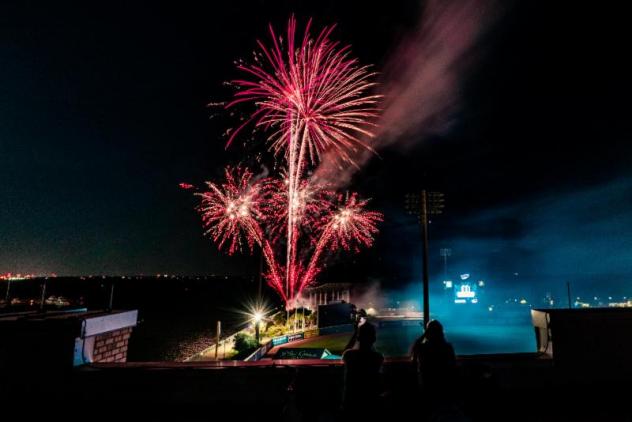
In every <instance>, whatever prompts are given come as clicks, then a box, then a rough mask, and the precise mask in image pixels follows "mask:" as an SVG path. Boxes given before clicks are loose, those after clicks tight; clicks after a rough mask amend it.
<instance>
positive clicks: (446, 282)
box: [443, 280, 452, 289]
mask: <svg viewBox="0 0 632 422" xmlns="http://www.w3.org/2000/svg"><path fill="white" fill-rule="evenodd" d="M443 284H444V285H445V288H446V289H451V288H452V280H446V281H444V282H443Z"/></svg>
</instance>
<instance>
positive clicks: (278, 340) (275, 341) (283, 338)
mask: <svg viewBox="0 0 632 422" xmlns="http://www.w3.org/2000/svg"><path fill="white" fill-rule="evenodd" d="M285 343H287V336H281V337H275V338H273V339H272V345H273V346H278V345H280V344H285Z"/></svg>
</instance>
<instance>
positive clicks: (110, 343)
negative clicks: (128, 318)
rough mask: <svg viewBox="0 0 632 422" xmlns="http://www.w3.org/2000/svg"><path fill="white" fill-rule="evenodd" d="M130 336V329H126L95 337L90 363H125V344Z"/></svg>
mask: <svg viewBox="0 0 632 422" xmlns="http://www.w3.org/2000/svg"><path fill="white" fill-rule="evenodd" d="M131 335H132V327H127V328H121V329H120V330H114V331H110V332H108V333H103V334H99V335H97V336H95V338H94V348H93V349H92V350H93V351H92V361H93V362H125V361H127V344H128V342H129V338H130V336H131Z"/></svg>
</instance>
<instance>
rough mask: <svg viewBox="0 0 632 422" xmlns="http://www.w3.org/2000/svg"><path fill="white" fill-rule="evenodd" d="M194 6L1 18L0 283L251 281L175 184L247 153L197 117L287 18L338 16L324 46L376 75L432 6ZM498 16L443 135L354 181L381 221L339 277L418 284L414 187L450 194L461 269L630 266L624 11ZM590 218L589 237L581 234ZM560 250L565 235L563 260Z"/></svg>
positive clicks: (525, 5) (53, 6) (56, 10)
mask: <svg viewBox="0 0 632 422" xmlns="http://www.w3.org/2000/svg"><path fill="white" fill-rule="evenodd" d="M200 3H203V4H198V5H184V4H182V2H173V3H172V4H171V5H166V6H158V5H156V4H155V2H154V3H150V2H147V3H146V4H140V3H135V4H134V5H130V4H126V3H123V2H121V3H119V2H108V3H101V4H99V5H96V4H91V3H90V4H80V5H77V4H64V3H63V2H15V3H13V4H4V5H3V6H2V10H1V11H0V63H1V65H0V159H1V165H0V181H1V182H2V183H1V184H0V273H3V272H35V273H50V272H55V273H58V274H102V273H107V274H117V273H124V274H154V273H158V272H160V273H182V274H206V273H254V272H255V271H256V269H257V265H256V262H255V261H256V259H252V258H250V259H248V258H236V257H232V258H227V257H225V256H224V255H222V254H221V253H219V252H217V250H216V248H215V247H214V246H213V245H212V244H211V242H210V241H209V240H207V239H204V238H203V237H202V229H201V225H200V221H199V217H198V216H197V214H196V213H195V212H194V210H193V207H194V205H195V201H194V199H193V198H192V197H191V196H190V195H189V194H188V193H187V192H183V191H182V190H180V189H179V188H178V183H180V182H182V181H187V182H191V183H194V184H200V183H201V182H202V181H203V180H208V179H212V178H215V177H217V176H218V175H219V174H220V173H221V168H222V167H223V165H224V164H226V163H231V162H233V163H234V162H236V160H239V159H240V158H241V157H242V156H243V155H244V150H243V148H241V147H240V146H239V145H237V146H236V147H235V148H231V149H230V150H229V151H225V149H224V138H223V137H222V133H223V132H224V131H225V130H226V129H227V128H228V127H230V122H229V121H228V120H227V119H225V118H216V119H209V116H210V115H211V113H212V111H211V110H209V109H208V108H207V107H206V104H207V103H208V102H209V101H221V100H225V99H226V98H227V97H228V95H229V91H227V90H226V88H225V87H224V86H223V85H222V82H224V81H227V80H230V79H231V78H232V77H234V76H235V75H236V71H235V69H234V65H233V61H234V60H236V59H239V58H240V57H246V56H248V55H249V53H250V51H251V50H252V49H253V47H254V45H255V44H254V42H255V39H256V38H257V37H263V36H264V35H265V27H266V25H267V23H268V22H272V23H274V24H275V25H276V26H280V25H283V24H284V22H285V21H286V19H287V17H288V16H289V14H290V13H292V12H294V13H296V14H297V16H298V17H299V19H305V18H306V17H308V16H313V17H314V18H315V20H316V24H317V25H318V26H322V25H324V24H329V23H332V22H337V23H338V25H339V27H338V29H337V30H336V32H335V35H334V37H335V38H337V39H341V40H343V41H345V42H349V43H351V44H352V45H353V51H354V53H355V54H356V55H357V56H358V57H359V58H360V60H361V61H362V62H364V63H375V64H376V66H377V68H378V70H379V69H380V67H381V66H383V65H384V64H385V63H386V62H387V60H388V57H389V54H390V53H391V52H392V51H393V50H394V49H395V47H396V45H397V43H398V41H400V40H401V39H402V38H403V37H405V35H406V33H407V32H408V31H410V30H411V28H412V27H413V26H414V24H415V22H416V19H417V16H418V15H419V13H420V12H421V10H422V8H423V2H417V1H397V2H389V3H388V6H389V7H383V6H380V7H378V6H375V5H373V4H372V3H367V2H366V1H365V2H360V1H345V2H340V1H328V0H327V1H325V0H319V1H311V2H310V1H284V2H278V1H263V0H260V1H252V2H239V1H234V2H200ZM503 3H504V6H503V7H504V8H505V9H504V10H503V11H502V13H499V15H500V17H499V18H498V20H497V21H496V22H495V23H494V24H493V25H491V26H490V27H489V28H488V29H487V31H486V32H485V33H484V35H483V36H482V37H481V39H480V41H479V43H478V44H477V46H476V47H475V48H476V49H477V51H478V52H479V54H478V55H477V56H478V57H479V58H478V60H476V63H475V64H472V65H471V66H470V68H469V70H468V72H467V74H466V75H465V77H464V79H463V84H462V88H461V89H460V93H461V98H462V103H461V107H460V108H459V110H458V111H457V112H455V114H454V116H453V119H452V123H451V124H450V126H449V129H448V130H444V131H442V132H441V133H440V134H437V135H436V136H431V137H426V138H424V139H423V140H422V141H420V142H418V143H416V144H415V145H414V146H413V147H408V148H406V149H405V150H404V149H401V148H399V147H398V146H397V145H394V146H391V147H389V148H387V149H385V150H383V151H380V153H381V158H379V159H377V158H376V159H374V160H372V161H371V163H370V164H369V165H368V166H367V167H365V168H364V169H363V170H362V171H361V172H360V173H359V174H357V175H356V177H355V178H354V183H353V186H352V187H353V188H354V189H357V190H360V191H361V192H362V193H363V194H364V195H366V196H370V197H372V198H373V204H374V206H375V207H376V208H378V209H380V210H382V211H383V212H384V213H385V218H386V221H385V223H384V224H383V226H382V234H381V237H380V238H379V239H378V243H377V247H376V248H375V249H374V250H372V251H369V252H366V253H364V254H363V255H361V256H359V257H356V258H354V259H353V260H351V261H349V262H346V263H344V264H340V267H341V268H343V269H342V270H341V271H343V273H345V274H356V275H357V276H358V277H361V278H362V277H368V276H385V275H396V276H397V277H402V278H407V277H412V274H415V273H416V271H417V270H418V268H417V266H416V265H414V264H413V262H414V260H415V256H416V255H415V253H416V252H417V251H418V246H419V245H418V241H417V228H416V226H415V222H414V220H411V219H410V218H408V217H406V216H405V214H404V212H403V210H402V204H403V195H404V193H405V192H407V191H410V190H415V189H420V188H422V187H428V188H430V189H436V190H442V191H445V192H446V194H447V201H448V202H447V203H448V208H447V209H446V214H445V215H444V216H442V217H441V218H440V219H437V221H436V222H433V224H434V226H433V232H432V235H433V239H434V242H435V245H436V247H435V249H437V250H438V247H439V246H450V247H452V248H453V249H455V254H456V255H457V256H459V255H460V256H461V257H462V263H463V265H466V263H467V265H470V266H471V267H478V268H480V269H481V271H492V270H491V268H492V264H491V263H490V262H491V260H492V258H490V254H492V252H494V253H496V254H498V250H505V249H507V250H509V251H510V254H509V255H503V256H502V258H501V260H503V261H505V262H506V260H507V259H510V258H511V256H514V257H515V256H522V257H524V256H525V255H526V256H531V257H532V256H536V255H537V254H538V253H541V251H542V250H544V249H543V248H544V246H547V247H548V248H549V249H547V251H548V252H546V258H542V257H539V258H537V259H535V258H534V260H531V261H529V260H527V261H524V262H522V263H521V264H519V265H518V264H516V265H517V266H522V267H525V266H528V265H529V263H531V264H534V265H538V266H540V267H541V266H542V265H543V264H542V263H543V262H546V263H548V264H547V265H549V266H551V267H555V268H557V269H558V270H559V271H561V272H562V273H563V274H568V273H572V271H573V268H575V267H573V264H572V263H573V262H575V261H578V260H579V261H585V260H586V256H587V255H586V253H585V252H586V251H587V250H593V249H597V250H600V251H601V253H603V254H605V255H607V256H608V257H610V259H611V260H612V263H614V267H616V268H615V269H614V270H613V271H614V272H617V273H622V274H624V273H627V274H628V275H629V273H630V272H631V271H632V268H630V264H629V262H632V259H630V261H629V262H628V261H626V260H627V259H629V258H632V253H631V252H630V251H631V249H632V244H631V240H630V239H631V237H632V234H630V224H632V217H631V214H632V203H631V202H630V198H631V197H632V188H631V183H630V179H631V178H632V170H630V169H631V166H630V164H632V161H631V159H630V157H631V153H632V146H631V145H630V135H631V134H632V130H631V120H630V118H629V112H630V105H629V104H630V103H629V101H630V93H631V91H630V74H631V73H630V67H629V65H628V64H626V59H627V58H628V57H626V56H627V55H629V39H630V34H629V33H628V32H629V31H627V30H626V26H629V25H628V24H627V22H626V18H625V15H624V13H623V12H622V11H621V10H615V9H612V8H610V6H606V5H600V4H599V3H595V2H593V3H592V6H591V7H585V6H580V5H579V4H577V3H575V4H573V3H572V2H568V3H569V4H568V5H563V4H556V5H554V6H553V5H552V4H551V2H534V1H522V2H520V1H514V2H513V3H512V4H511V5H507V2H503ZM414 112H415V110H411V113H414ZM543 201H544V202H543ZM547 201H548V202H547ZM543 204H544V205H543ZM538 207H540V208H538ZM587 221H588V222H590V223H594V224H595V227H593V228H592V230H593V231H590V232H585V233H584V232H581V230H579V228H580V227H582V225H583V224H585V223H586V222H587ZM560 227H564V229H563V230H562V229H560ZM604 233H605V235H604ZM612 236H615V237H616V238H613V237H612ZM617 236H618V237H617ZM534 237H535V238H536V241H535V243H533V242H534V241H533V238H534ZM551 238H554V239H556V238H563V239H562V240H560V246H559V249H556V248H555V247H554V246H551ZM547 239H548V240H547ZM604 239H605V240H604ZM477 242H478V243H477ZM529 242H531V243H529ZM539 242H540V243H539ZM490 244H491V245H492V246H490ZM459 245H460V246H459ZM486 248H489V249H486ZM486 250H489V253H486V252H485V251H486ZM432 251H433V252H432V253H433V254H434V255H436V254H438V252H437V251H435V250H434V249H433V250H432ZM534 251H540V252H534ZM435 252H437V253H435ZM511 254H513V255H511ZM534 254H535V255H534ZM613 254H614V256H613ZM496 256H497V255H496ZM537 256H539V255H537ZM561 256H565V257H567V258H565V259H562V261H563V264H561V267H560V266H558V265H557V261H556V259H555V258H554V257H561ZM494 262H497V261H495V260H494ZM494 265H495V264H494ZM509 267H512V266H511V265H509V266H502V269H503V270H506V271H511V268H509ZM493 268H496V267H493ZM581 270H582V271H584V272H585V271H588V272H590V271H592V270H594V271H598V270H599V269H594V268H593V269H581ZM549 273H550V274H555V271H549ZM549 273H547V274H549Z"/></svg>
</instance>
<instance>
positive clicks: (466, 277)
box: [461, 273, 470, 280]
mask: <svg viewBox="0 0 632 422" xmlns="http://www.w3.org/2000/svg"><path fill="white" fill-rule="evenodd" d="M468 278H470V275H469V274H468V273H465V274H461V280H467V279H468Z"/></svg>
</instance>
